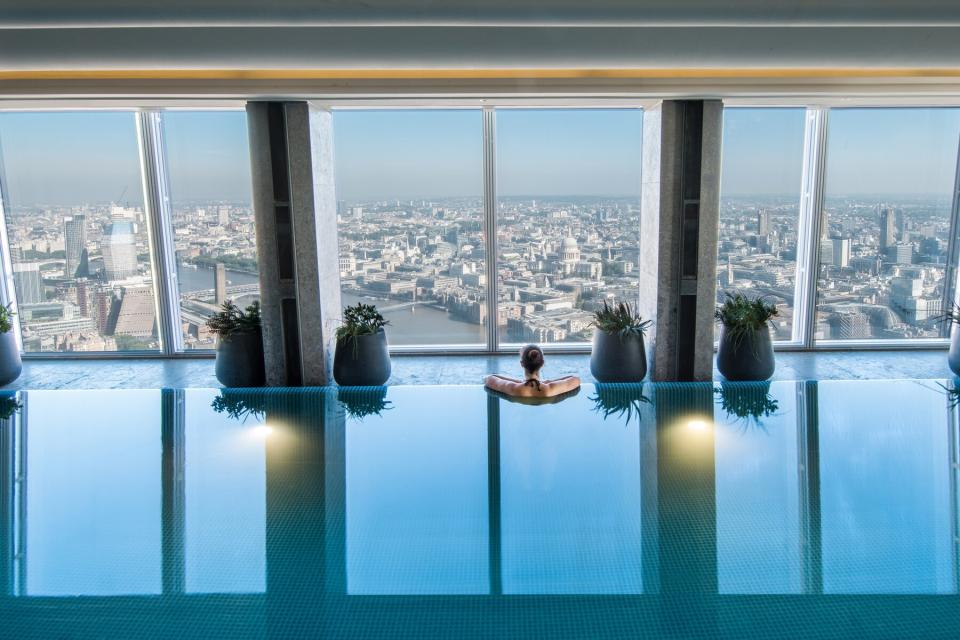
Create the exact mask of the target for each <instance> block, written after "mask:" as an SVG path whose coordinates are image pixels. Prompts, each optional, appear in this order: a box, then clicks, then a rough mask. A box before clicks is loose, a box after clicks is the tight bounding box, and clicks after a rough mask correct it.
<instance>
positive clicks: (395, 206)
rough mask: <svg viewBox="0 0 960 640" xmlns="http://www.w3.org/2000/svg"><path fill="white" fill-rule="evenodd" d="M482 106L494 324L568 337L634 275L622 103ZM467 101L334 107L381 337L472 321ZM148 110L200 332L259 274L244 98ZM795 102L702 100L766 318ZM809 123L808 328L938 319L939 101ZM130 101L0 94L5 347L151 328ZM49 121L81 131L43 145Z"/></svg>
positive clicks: (943, 159)
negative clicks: (493, 113)
mask: <svg viewBox="0 0 960 640" xmlns="http://www.w3.org/2000/svg"><path fill="white" fill-rule="evenodd" d="M497 118H498V119H497V127H498V128H497V154H498V156H497V158H498V160H497V161H498V169H497V171H498V177H497V188H498V193H499V194H500V195H499V197H498V199H497V239H496V240H497V247H498V253H499V255H498V256H496V259H497V265H496V266H497V268H496V274H497V282H496V288H495V290H496V292H497V298H498V299H497V313H496V316H497V317H496V319H495V321H496V323H497V326H498V328H499V332H498V333H499V336H500V341H501V343H503V344H512V343H525V342H543V343H583V342H587V341H589V340H590V337H591V325H590V320H591V312H592V311H593V310H594V309H595V308H596V307H597V305H599V304H601V303H602V301H603V300H605V299H611V298H616V299H620V300H627V301H636V299H637V295H638V287H637V264H638V253H639V250H640V238H639V237H638V230H639V216H640V198H639V191H640V180H639V174H640V140H641V135H640V133H641V126H640V125H641V122H642V113H641V112H640V111H639V110H637V109H620V110H616V109H615V110H598V109H593V110H591V109H581V110H577V109H573V110H563V109H558V110H504V111H503V112H498V115H497ZM480 120H481V119H480V114H479V112H477V111H472V110H461V111H456V110H447V111H443V110H438V111H430V110H423V111H417V110H412V111H395V112H390V111H370V112H365V111H362V110H358V111H347V112H337V113H336V114H335V119H334V122H335V127H334V132H335V148H336V151H337V154H336V165H335V174H336V188H337V196H338V201H337V219H338V229H339V256H338V257H339V266H340V269H339V270H340V277H341V289H342V293H343V303H344V304H352V303H355V302H357V301H361V300H362V301H365V302H368V303H373V304H376V305H377V306H378V307H379V308H380V309H381V311H382V312H383V313H384V315H385V316H386V317H387V319H388V320H389V321H390V327H389V339H390V342H391V343H392V344H394V345H464V346H482V345H484V344H485V343H486V335H487V326H488V323H489V322H490V321H491V319H490V318H488V317H487V309H488V306H487V302H486V296H487V293H488V291H490V290H491V289H492V287H491V286H490V283H488V282H487V270H486V264H487V260H488V256H487V255H486V251H485V241H484V237H483V228H484V224H483V220H484V216H483V203H482V199H481V197H480V195H479V194H480V193H481V192H482V191H483V184H482V182H483V181H482V175H483V172H482V170H481V159H482V157H483V154H482V150H481V140H482V136H480V135H479V133H480ZM165 122H166V125H165V126H166V127H167V136H168V145H169V164H170V174H171V186H172V192H173V198H172V223H173V238H174V242H175V247H176V263H177V276H178V278H177V287H178V290H179V299H180V311H181V320H182V322H181V326H182V337H183V343H184V347H185V348H187V349H211V348H213V347H214V346H215V342H214V339H213V337H212V336H211V335H210V334H209V332H208V331H207V329H206V327H205V324H204V322H205V320H206V318H207V317H208V316H209V315H210V314H211V313H212V312H213V311H214V310H215V309H216V308H217V307H218V306H219V305H220V304H221V303H223V302H224V301H225V300H233V301H235V302H237V303H238V304H240V305H241V306H246V305H248V304H250V303H251V302H252V301H253V300H255V299H257V297H258V296H259V285H258V277H257V264H256V260H257V257H256V246H255V234H254V224H253V213H252V208H251V204H250V202H251V199H250V189H249V185H250V177H249V163H248V161H247V160H248V159H247V157H246V138H245V136H246V131H245V127H246V125H245V116H244V113H243V112H242V111H224V112H195V113H194V112H177V113H172V114H168V116H167V119H166V121H165ZM803 123H804V110H803V109H753V108H748V109H729V110H727V111H725V115H724V140H723V169H722V193H721V204H720V206H721V212H720V234H719V251H718V268H717V283H718V293H717V295H718V300H722V297H723V295H724V292H726V291H730V290H741V291H744V292H746V293H749V294H751V295H762V296H766V297H768V298H769V299H771V300H774V301H775V302H776V303H777V305H778V307H779V315H778V316H777V318H776V319H775V320H776V322H775V327H774V330H775V337H776V339H778V340H789V339H790V338H791V336H792V333H793V324H794V322H793V320H794V318H793V315H794V314H793V307H794V297H795V289H796V286H797V266H796V265H797V241H798V222H799V201H800V195H799V185H800V169H801V158H802V157H803V153H802V144H803V131H804V129H803ZM831 123H832V124H831V134H830V138H829V143H828V148H827V157H828V158H829V162H828V170H827V177H826V181H825V182H826V197H825V202H824V210H823V217H822V219H821V221H820V231H821V234H820V252H819V268H818V270H817V292H818V295H817V301H816V305H817V306H816V321H815V325H814V327H813V330H814V338H815V339H817V340H850V339H901V338H932V337H937V336H939V335H940V330H941V327H940V323H939V322H938V321H937V316H939V315H940V314H942V313H943V311H944V310H943V298H944V290H943V289H944V286H945V268H946V262H947V246H948V236H949V231H950V220H949V217H950V216H949V214H950V206H951V202H950V193H951V187H952V181H953V171H954V167H955V162H956V138H957V134H958V132H960V112H957V110H950V109H942V110H936V109H929V110H916V109H899V110H898V109H889V110H884V109H881V110H873V111H865V110H857V109H849V110H837V111H835V112H834V113H833V114H832V115H831ZM132 125H133V117H132V115H131V114H130V113H106V112H104V113H100V112H91V113H67V112H65V113H58V114H50V113H40V114H3V115H2V117H0V129H2V130H0V134H2V136H3V142H4V157H3V160H4V166H5V173H6V178H7V179H8V181H9V182H8V191H7V194H6V196H7V202H6V205H7V206H6V220H7V234H8V240H9V245H10V252H11V258H12V262H13V279H14V283H15V286H16V291H17V297H18V309H17V311H18V320H19V322H20V325H21V328H22V335H23V343H24V348H25V350H26V351H77V352H79V351H114V350H139V349H148V350H150V349H157V348H158V347H159V337H158V331H159V329H158V323H157V318H156V305H155V302H154V298H155V296H154V290H153V281H154V279H153V273H152V272H151V270H152V267H151V260H150V250H149V246H148V232H147V225H146V220H145V216H144V211H143V205H142V196H141V194H140V193H139V189H138V188H137V186H136V185H138V184H139V182H140V176H139V171H138V164H139V163H138V162H137V151H136V149H137V147H136V138H135V135H134V127H133V126H132ZM877 132H885V135H886V136H887V137H883V136H878V134H877ZM68 133H69V134H70V135H74V134H76V135H75V136H74V137H76V136H86V138H83V139H78V140H77V142H76V144H75V145H74V147H71V149H70V153H62V154H58V153H54V152H53V150H54V149H57V148H58V145H60V144H61V141H62V140H63V139H65V136H66V135H67V134H68ZM98 145H99V146H98ZM71 154H72V155H71ZM60 156H64V157H63V158H62V159H58V160H57V162H58V163H59V164H55V163H53V162H52V161H50V160H49V158H60ZM88 157H90V158H95V159H96V161H95V162H86V161H84V159H86V158H88ZM431 194H433V195H431ZM463 194H467V195H463ZM564 194H600V195H564Z"/></svg>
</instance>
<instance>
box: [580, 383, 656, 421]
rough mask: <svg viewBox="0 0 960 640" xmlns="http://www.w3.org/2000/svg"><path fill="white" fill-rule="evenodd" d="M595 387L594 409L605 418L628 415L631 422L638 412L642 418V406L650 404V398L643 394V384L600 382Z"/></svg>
mask: <svg viewBox="0 0 960 640" xmlns="http://www.w3.org/2000/svg"><path fill="white" fill-rule="evenodd" d="M594 389H595V390H596V394H595V395H594V396H593V397H592V398H590V400H592V401H593V403H594V407H593V410H594V411H596V412H597V413H602V414H603V419H604V420H606V419H607V418H609V417H611V416H614V417H616V418H622V417H623V416H624V415H626V420H625V421H624V422H625V423H626V424H630V421H631V420H633V415H634V413H636V415H637V420H639V419H640V408H641V406H642V405H644V404H650V402H651V400H650V398H648V397H646V396H645V395H643V385H642V384H622V383H605V384H604V383H598V384H597V385H595V387H594Z"/></svg>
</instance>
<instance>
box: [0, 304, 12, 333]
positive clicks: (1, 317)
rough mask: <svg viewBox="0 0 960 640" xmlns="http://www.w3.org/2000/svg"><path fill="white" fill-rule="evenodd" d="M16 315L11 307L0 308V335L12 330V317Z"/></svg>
mask: <svg viewBox="0 0 960 640" xmlns="http://www.w3.org/2000/svg"><path fill="white" fill-rule="evenodd" d="M15 315H16V314H15V313H14V311H13V308H12V306H11V305H9V304H8V305H6V306H0V333H8V332H9V331H10V329H13V316H15Z"/></svg>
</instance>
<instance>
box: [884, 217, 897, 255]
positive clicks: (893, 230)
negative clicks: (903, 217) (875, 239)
mask: <svg viewBox="0 0 960 640" xmlns="http://www.w3.org/2000/svg"><path fill="white" fill-rule="evenodd" d="M896 241H897V212H896V211H895V210H893V209H889V208H887V209H884V210H882V211H881V212H880V249H881V251H883V250H885V249H887V248H888V247H890V246H891V245H893V243H895V242H896Z"/></svg>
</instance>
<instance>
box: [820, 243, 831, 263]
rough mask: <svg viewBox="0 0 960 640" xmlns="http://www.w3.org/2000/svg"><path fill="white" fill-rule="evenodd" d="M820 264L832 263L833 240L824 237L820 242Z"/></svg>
mask: <svg viewBox="0 0 960 640" xmlns="http://www.w3.org/2000/svg"><path fill="white" fill-rule="evenodd" d="M820 264H821V265H831V266H832V265H833V242H832V241H831V240H827V239H824V240H823V242H821V243H820Z"/></svg>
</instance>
